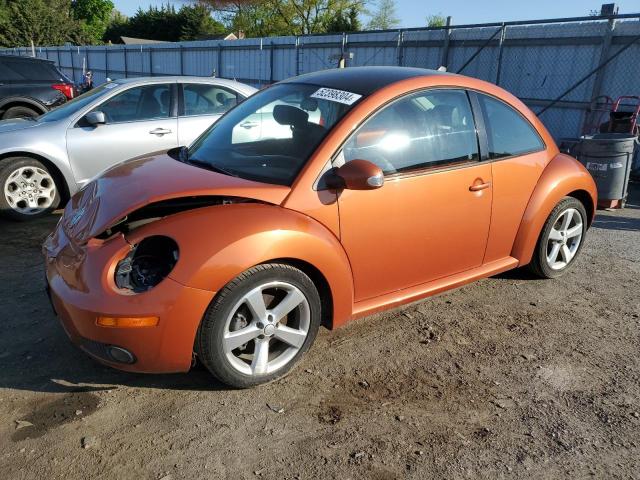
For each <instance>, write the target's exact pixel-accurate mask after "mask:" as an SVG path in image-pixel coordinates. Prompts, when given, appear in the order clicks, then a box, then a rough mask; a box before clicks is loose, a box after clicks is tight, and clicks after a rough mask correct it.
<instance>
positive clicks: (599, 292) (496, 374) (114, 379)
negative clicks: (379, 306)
mask: <svg viewBox="0 0 640 480" xmlns="http://www.w3.org/2000/svg"><path fill="white" fill-rule="evenodd" d="M639 193H640V192H639V190H638V188H637V187H634V188H633V190H632V197H631V199H630V202H629V203H630V206H629V208H627V209H626V210H624V211H615V212H606V211H602V212H599V215H598V217H597V220H596V222H595V225H594V227H593V228H592V229H591V231H590V232H589V234H588V237H587V243H586V245H585V248H584V250H583V254H582V256H581V258H580V259H579V261H578V263H577V264H576V266H575V268H574V269H573V270H572V271H571V272H570V273H569V274H568V275H566V276H564V277H563V278H561V279H558V280H555V281H540V280H536V279H532V278H531V277H530V276H528V275H527V274H526V273H524V272H521V271H516V272H510V273H506V274H504V275H500V276H498V277H495V278H491V279H487V280H484V281H481V282H477V283H475V284H472V285H468V286H465V287H464V288H462V289H459V290H456V291H452V292H448V293H446V294H443V295H440V296H438V297H434V298H431V299H428V300H426V301H424V302H421V303H417V304H414V305H411V306H408V307H406V308H404V309H402V310H400V311H394V312H386V313H383V314H380V315H376V316H374V317H370V318H367V319H363V320H360V321H357V322H353V323H351V324H349V325H347V326H346V327H345V328H343V329H341V330H338V331H335V332H327V331H322V332H321V333H320V335H319V336H318V339H317V341H316V344H315V345H314V347H313V348H312V350H311V351H310V352H309V354H308V355H307V357H306V358H305V359H304V361H303V362H302V365H301V366H300V367H299V368H297V369H296V370H295V371H294V372H293V373H292V374H291V375H289V376H288V377H287V378H286V379H284V380H282V381H279V382H276V383H273V384H270V385H267V386H265V387H261V388H257V389H254V390H250V391H237V390H228V389H226V388H224V386H222V385H220V384H218V383H216V382H215V381H213V380H212V379H211V377H210V376H209V375H208V374H207V372H206V371H204V370H203V369H201V368H196V369H195V370H193V371H192V372H190V373H188V374H184V375H158V376H152V375H132V374H126V373H122V372H117V371H115V370H111V369H109V368H106V367H103V366H100V365H98V364H96V363H95V362H93V361H91V360H90V359H88V358H87V357H86V356H85V355H84V354H82V353H81V352H79V351H78V350H77V349H75V348H74V347H73V346H72V345H70V344H69V342H68V340H67V338H66V336H65V334H64V332H63V331H62V329H61V328H60V327H59V325H58V324H57V322H56V320H55V318H54V317H53V315H52V313H51V310H50V308H49V306H48V304H47V299H46V296H45V294H44V291H43V285H42V277H43V274H42V264H41V260H40V243H41V241H42V240H43V238H44V237H45V235H46V234H47V232H48V231H49V230H50V229H51V228H53V226H54V225H55V223H56V221H57V217H55V216H52V217H50V218H46V219H42V220H39V221H37V222H35V223H32V224H13V223H0V242H2V243H1V244H2V249H1V251H0V261H2V265H3V268H2V269H0V285H2V287H1V290H0V304H2V305H3V309H2V313H0V364H1V365H2V374H0V452H2V453H1V455H0V472H2V474H1V475H0V476H2V477H3V478H39V477H40V478H61V477H64V478H98V479H100V478H150V479H158V478H163V477H167V476H170V478H172V479H174V480H175V479H182V478H185V479H187V478H229V479H235V478H246V479H251V478H267V479H271V478H273V479H276V478H278V479H281V478H285V479H293V478H300V479H330V478H331V479H333V478H354V479H355V478H367V479H368V478H374V479H396V478H397V479H401V478H415V479H440V478H454V479H455V478H507V477H509V478H511V477H512V478H522V479H531V478H534V479H536V478H587V477H593V478H607V479H609V478H625V479H626V478H640V475H639V474H638V472H640V400H639V399H640V357H639V356H638V351H639V348H640V318H639V316H640V300H639V299H640V296H639V295H638V288H639V283H638V280H639V278H640V277H639V274H640V199H639V197H640V195H638V194H639ZM77 411H82V413H81V414H79V415H76V412H77ZM18 422H27V423H28V424H30V425H28V424H25V423H21V424H19V423H18ZM87 445H90V447H89V448H87ZM83 447H84V448H83Z"/></svg>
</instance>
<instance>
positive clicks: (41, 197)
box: [0, 157, 60, 221]
mask: <svg viewBox="0 0 640 480" xmlns="http://www.w3.org/2000/svg"><path fill="white" fill-rule="evenodd" d="M0 188H2V192H1V195H0V214H2V215H3V216H4V217H7V218H10V219H12V220H18V221H25V220H31V219H33V218H37V217H41V216H43V215H46V214H47V213H49V212H50V211H51V210H53V209H54V208H56V207H57V206H58V204H59V203H60V194H59V192H58V188H57V185H56V182H55V180H54V179H53V175H52V174H51V172H49V170H48V169H47V167H46V166H45V165H43V164H42V162H39V161H38V160H35V159H33V158H27V157H14V158H5V159H4V160H2V162H0Z"/></svg>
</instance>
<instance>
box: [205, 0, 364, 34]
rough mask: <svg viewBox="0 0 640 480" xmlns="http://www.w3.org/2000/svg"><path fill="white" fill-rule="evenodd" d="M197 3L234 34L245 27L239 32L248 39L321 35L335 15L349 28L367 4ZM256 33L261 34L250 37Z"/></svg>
mask: <svg viewBox="0 0 640 480" xmlns="http://www.w3.org/2000/svg"><path fill="white" fill-rule="evenodd" d="M199 3H203V4H207V5H211V6H212V7H213V8H214V10H215V11H216V12H218V14H219V15H220V16H221V18H222V19H223V20H224V21H225V22H226V23H227V24H228V25H229V26H232V27H233V28H234V30H235V29H236V27H239V26H245V27H246V28H243V29H242V30H244V31H245V33H246V34H247V35H248V36H268V35H306V34H310V33H325V32H327V29H328V27H330V26H331V25H332V24H333V23H334V22H335V20H336V17H337V16H339V15H344V19H345V21H348V23H349V24H352V22H351V21H350V20H348V19H351V18H352V17H353V18H358V17H359V15H360V14H361V13H362V12H364V8H365V5H366V3H367V0H263V1H258V0H245V1H241V0H199ZM352 11H353V14H352ZM358 22H359V20H358ZM254 26H255V27H254ZM354 26H356V25H355V24H354ZM256 31H259V32H261V34H259V35H254V32H256ZM263 32H268V33H266V35H265V34H264V33H263Z"/></svg>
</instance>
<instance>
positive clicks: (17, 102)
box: [0, 97, 48, 114]
mask: <svg viewBox="0 0 640 480" xmlns="http://www.w3.org/2000/svg"><path fill="white" fill-rule="evenodd" d="M13 107H27V108H31V109H35V110H37V111H39V112H40V113H41V114H43V113H47V112H48V110H47V107H45V106H44V105H43V104H42V103H40V102H39V101H37V100H35V99H32V98H28V97H9V98H5V99H3V100H2V101H1V102H0V110H2V112H3V114H4V112H5V111H7V110H8V109H10V108H13Z"/></svg>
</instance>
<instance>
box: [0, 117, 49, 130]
mask: <svg viewBox="0 0 640 480" xmlns="http://www.w3.org/2000/svg"><path fill="white" fill-rule="evenodd" d="M43 125H46V123H45V122H39V121H37V120H30V119H28V118H11V119H9V120H0V133H6V132H15V131H16V130H25V129H27V128H35V127H41V126H43Z"/></svg>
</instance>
